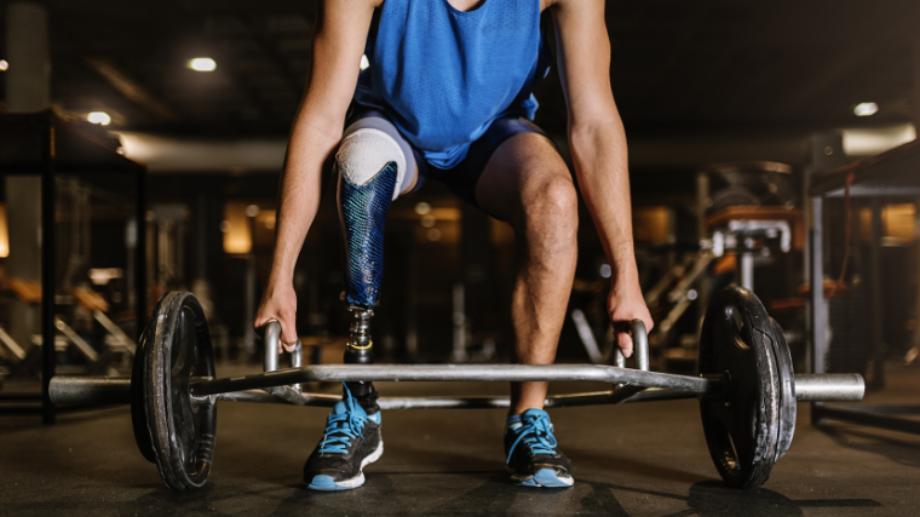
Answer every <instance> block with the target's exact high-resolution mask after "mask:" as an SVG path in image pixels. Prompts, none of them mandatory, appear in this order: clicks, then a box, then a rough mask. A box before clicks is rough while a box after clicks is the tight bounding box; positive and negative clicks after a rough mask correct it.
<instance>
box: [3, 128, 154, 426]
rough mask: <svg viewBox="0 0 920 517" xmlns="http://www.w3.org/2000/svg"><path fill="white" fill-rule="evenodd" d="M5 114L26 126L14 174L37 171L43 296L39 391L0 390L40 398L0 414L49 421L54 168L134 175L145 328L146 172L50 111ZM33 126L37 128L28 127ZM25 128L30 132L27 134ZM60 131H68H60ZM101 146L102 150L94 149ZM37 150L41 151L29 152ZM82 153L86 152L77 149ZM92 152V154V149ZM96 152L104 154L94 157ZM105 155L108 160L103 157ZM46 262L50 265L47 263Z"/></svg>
mask: <svg viewBox="0 0 920 517" xmlns="http://www.w3.org/2000/svg"><path fill="white" fill-rule="evenodd" d="M3 118H8V119H15V120H16V121H17V123H21V124H22V126H23V127H27V128H28V130H29V131H23V134H21V135H20V136H22V137H23V142H21V143H22V145H21V146H18V147H20V148H21V150H24V152H23V154H21V155H16V156H14V157H13V160H12V161H11V162H9V166H10V167H12V168H15V169H16V171H17V174H34V175H40V176H41V235H42V250H41V260H42V274H41V280H42V302H41V336H42V352H41V354H42V390H41V394H40V395H38V396H33V395H29V394H0V401H4V400H8V401H9V400H16V401H22V400H34V401H37V402H39V404H38V405H36V406H22V405H21V404H17V405H15V406H13V407H2V406H0V414H22V413H40V414H41V415H42V422H43V423H45V424H53V423H54V422H55V419H56V406H55V404H54V403H53V402H52V400H51V394H50V388H49V386H50V382H51V380H52V379H53V378H54V376H55V349H54V340H55V334H56V330H55V329H56V325H55V315H54V313H55V310H54V309H55V303H54V301H55V296H54V293H55V289H56V285H55V278H54V267H53V264H54V259H55V239H54V235H55V221H54V206H55V197H56V189H55V184H54V179H55V176H56V174H58V173H66V174H79V173H80V172H81V171H82V170H85V169H86V168H88V167H91V168H92V172H93V173H112V174H125V173H132V174H134V176H135V180H136V181H135V183H136V190H135V198H136V204H135V214H134V216H135V218H136V220H137V232H138V234H137V235H138V237H137V242H136V243H135V248H134V255H135V256H134V261H135V267H134V272H135V277H134V288H135V290H136V291H137V293H138V296H137V299H136V303H135V318H136V321H137V328H138V329H140V328H143V326H144V321H145V320H146V318H147V296H146V293H147V286H146V283H147V275H146V253H147V252H146V239H144V237H143V235H144V225H145V221H146V205H147V203H146V190H147V188H146V174H145V169H144V167H142V166H141V165H139V164H137V163H135V162H132V161H130V160H128V159H127V158H124V157H123V156H120V155H117V154H114V153H111V151H110V150H108V149H107V148H105V146H104V145H103V144H101V143H100V142H99V141H97V140H95V139H94V138H92V137H91V136H90V135H88V134H86V133H84V132H82V131H79V130H76V129H73V130H71V129H70V128H67V129H68V130H67V131H62V128H63V126H61V121H60V119H59V118H58V117H57V116H56V115H55V114H54V112H53V111H50V110H49V111H45V112H41V113H37V114H27V115H10V114H7V115H3ZM33 129H35V130H37V131H35V132H31V131H32V130H33ZM27 133H28V134H27ZM62 133H66V135H65V134H62ZM36 134H37V135H38V141H39V145H38V146H37V148H35V147H33V146H32V145H30V144H32V143H33V140H31V138H34V137H35V135H36ZM96 150H102V151H103V154H100V153H98V152H96ZM31 151H38V153H39V154H37V155H35V154H29V153H30V152H31ZM80 153H84V154H80ZM94 153H95V154H94ZM98 158H104V160H99V161H94V160H97V159H98ZM105 160H108V161H105ZM49 265H50V266H49Z"/></svg>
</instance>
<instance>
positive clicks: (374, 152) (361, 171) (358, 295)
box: [336, 129, 405, 413]
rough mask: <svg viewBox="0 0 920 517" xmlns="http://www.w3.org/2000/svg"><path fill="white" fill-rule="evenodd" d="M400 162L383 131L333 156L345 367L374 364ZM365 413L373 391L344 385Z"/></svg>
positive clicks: (365, 133)
mask: <svg viewBox="0 0 920 517" xmlns="http://www.w3.org/2000/svg"><path fill="white" fill-rule="evenodd" d="M404 160H405V158H404V156H403V154H402V151H401V150H400V148H399V146H398V145H396V142H395V141H393V140H392V138H391V137H390V136H389V135H387V134H385V133H383V132H382V131H377V130H373V129H371V130H369V129H362V130H358V131H356V132H355V133H352V134H350V135H348V136H346V137H345V139H343V142H342V145H341V146H340V148H339V151H338V152H337V153H336V167H337V169H338V172H339V175H340V181H339V192H338V201H339V215H340V218H341V222H342V227H343V233H344V237H345V260H346V267H345V284H346V290H345V301H346V303H347V304H348V311H349V313H350V315H351V324H350V326H349V332H348V342H347V343H346V346H345V363H352V364H354V363H357V364H368V363H371V362H373V346H374V344H373V339H372V338H371V323H372V319H373V316H374V308H375V307H376V306H377V303H378V301H379V296H378V293H379V290H380V283H381V280H382V278H383V234H384V224H385V221H386V216H387V212H388V211H389V208H390V203H391V202H392V200H393V199H395V197H396V195H397V194H398V191H397V185H398V183H399V181H398V180H399V178H398V172H399V165H400V162H402V163H405V161H404ZM346 386H347V388H348V390H349V391H351V393H352V395H353V396H355V398H357V399H358V400H359V401H360V402H361V405H362V406H363V407H364V408H365V410H366V411H368V412H369V413H373V412H376V411H377V410H378V409H379V408H378V406H377V392H376V390H375V389H374V385H373V384H372V383H370V382H349V383H347V384H346Z"/></svg>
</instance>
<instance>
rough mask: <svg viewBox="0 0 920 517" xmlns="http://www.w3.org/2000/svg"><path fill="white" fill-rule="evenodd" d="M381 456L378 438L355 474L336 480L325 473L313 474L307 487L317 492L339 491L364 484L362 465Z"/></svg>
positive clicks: (366, 464) (381, 441) (381, 443)
mask: <svg viewBox="0 0 920 517" xmlns="http://www.w3.org/2000/svg"><path fill="white" fill-rule="evenodd" d="M381 456H383V440H380V444H379V445H377V448H376V449H374V452H372V453H370V454H368V455H367V457H366V458H364V459H363V460H361V466H360V467H359V468H358V475H357V476H354V477H352V478H348V479H343V480H341V481H336V480H334V479H332V476H329V475H326V474H318V475H316V476H313V479H311V480H310V483H309V484H308V485H307V488H308V489H309V490H316V491H318V492H339V491H342V490H353V489H355V488H358V487H360V486H361V485H363V484H364V467H366V466H368V465H370V464H371V463H374V462H375V461H377V460H379V459H380V457H381Z"/></svg>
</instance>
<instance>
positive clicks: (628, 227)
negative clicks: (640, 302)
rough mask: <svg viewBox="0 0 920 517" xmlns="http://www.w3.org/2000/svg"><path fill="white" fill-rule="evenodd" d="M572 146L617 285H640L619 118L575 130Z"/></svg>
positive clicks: (581, 184) (583, 191) (582, 188)
mask: <svg viewBox="0 0 920 517" xmlns="http://www.w3.org/2000/svg"><path fill="white" fill-rule="evenodd" d="M569 145H570V148H571V150H572V158H573V161H574V165H575V174H576V177H577V179H578V185H579V189H580V191H581V195H582V198H583V199H584V201H585V204H586V205H587V207H588V211H589V212H590V214H591V218H592V219H593V221H594V225H595V227H596V228H597V232H598V236H599V238H600V240H601V244H602V246H603V248H604V252H605V254H606V256H607V260H608V261H609V262H610V265H611V267H612V268H613V280H614V282H615V285H623V284H624V283H626V285H630V286H631V285H632V284H633V283H634V284H638V275H637V271H636V258H635V250H634V244H633V234H632V208H631V200H630V194H629V168H628V159H627V156H628V153H627V146H626V135H625V132H624V130H623V125H622V123H621V122H620V120H619V117H611V119H610V120H606V121H603V122H599V123H594V124H590V125H588V126H585V127H573V129H572V130H571V131H570V135H569Z"/></svg>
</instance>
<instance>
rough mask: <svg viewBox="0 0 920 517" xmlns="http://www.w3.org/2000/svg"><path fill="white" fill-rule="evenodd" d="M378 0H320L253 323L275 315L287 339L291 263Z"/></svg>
mask: <svg viewBox="0 0 920 517" xmlns="http://www.w3.org/2000/svg"><path fill="white" fill-rule="evenodd" d="M379 1H380V0H325V1H324V3H323V9H322V13H323V14H322V19H321V21H320V26H319V29H318V31H317V33H316V36H315V38H314V43H313V65H312V70H311V73H310V80H309V83H308V85H307V88H306V92H305V94H304V98H303V100H302V101H301V104H300V108H299V109H298V112H297V116H296V118H295V120H294V124H293V127H292V128H291V136H290V141H289V143H288V150H287V157H286V159H285V166H284V176H283V178H282V181H281V195H280V207H279V209H278V232H277V235H276V238H275V239H276V240H275V253H274V257H273V260H272V270H271V275H270V277H269V283H268V288H267V289H266V292H265V296H264V297H263V300H262V304H261V306H260V307H259V311H258V314H257V315H256V319H255V325H256V326H262V325H264V324H265V323H267V322H268V321H270V320H273V319H275V320H278V321H280V322H281V326H282V341H283V342H284V343H293V342H294V341H296V338H297V331H296V329H295V327H294V325H295V323H294V322H295V317H294V316H295V311H296V297H295V296H294V291H293V285H292V282H293V276H294V267H295V266H296V264H297V257H298V256H299V255H300V250H301V248H302V247H303V242H304V238H305V237H306V235H307V232H308V231H309V229H310V226H311V225H312V223H313V219H314V218H315V217H316V212H317V209H318V207H319V201H320V188H321V179H322V178H321V175H322V166H323V162H324V161H325V160H326V158H327V157H328V156H329V155H330V153H332V152H333V150H334V148H335V146H336V145H337V144H338V142H339V140H340V139H341V136H342V129H343V125H344V122H345V114H346V111H347V110H348V105H349V104H350V103H351V98H352V95H353V94H354V91H355V85H356V84H357V81H358V72H359V69H360V63H361V55H362V54H363V53H364V45H365V41H366V40H367V34H368V30H369V28H370V24H371V18H372V16H373V12H374V7H375V6H376V5H377V4H378V3H379Z"/></svg>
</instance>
